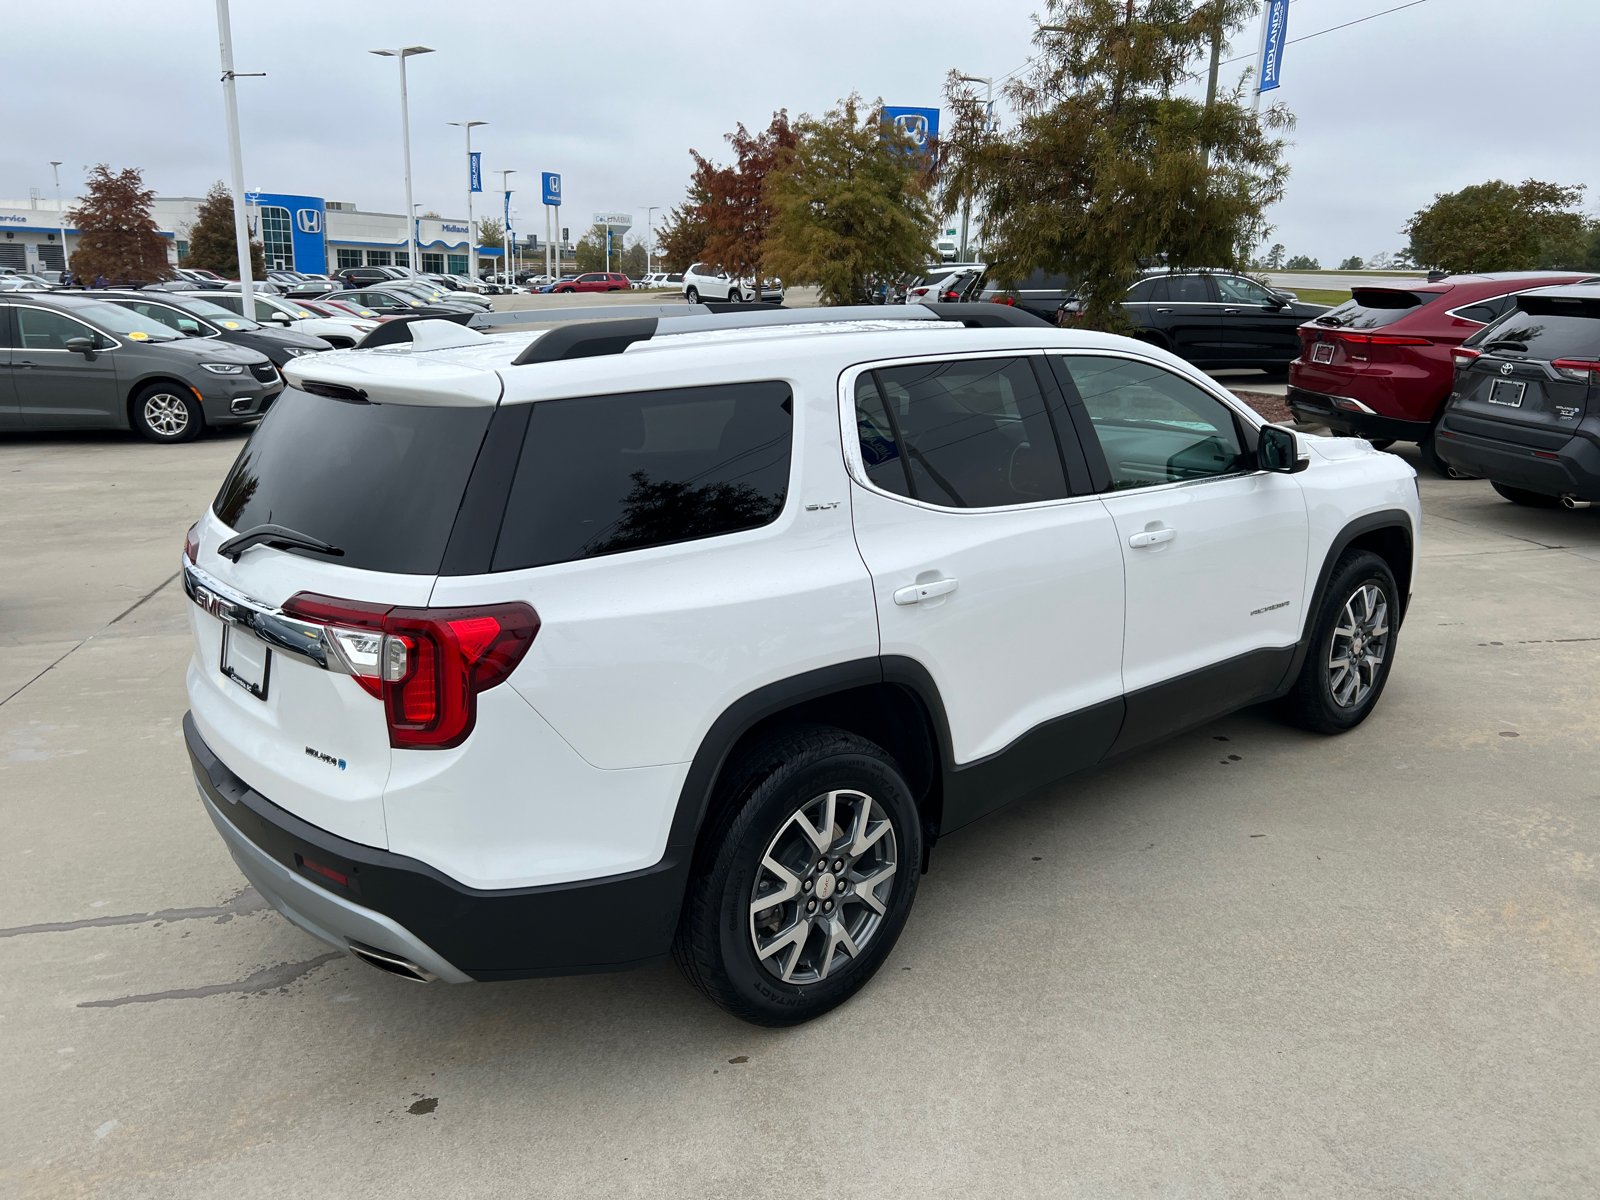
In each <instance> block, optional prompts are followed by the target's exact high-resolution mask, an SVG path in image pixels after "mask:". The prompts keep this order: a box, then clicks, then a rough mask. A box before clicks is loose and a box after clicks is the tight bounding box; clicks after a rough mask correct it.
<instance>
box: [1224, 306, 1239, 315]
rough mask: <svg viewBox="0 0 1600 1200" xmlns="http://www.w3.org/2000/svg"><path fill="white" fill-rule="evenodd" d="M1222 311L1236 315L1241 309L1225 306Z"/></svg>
mask: <svg viewBox="0 0 1600 1200" xmlns="http://www.w3.org/2000/svg"><path fill="white" fill-rule="evenodd" d="M1222 311H1223V312H1224V313H1232V314H1233V315H1234V316H1236V317H1237V316H1238V315H1239V310H1238V309H1237V308H1225V309H1223V310H1222Z"/></svg>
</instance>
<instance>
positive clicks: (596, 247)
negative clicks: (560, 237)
mask: <svg viewBox="0 0 1600 1200" xmlns="http://www.w3.org/2000/svg"><path fill="white" fill-rule="evenodd" d="M573 253H574V255H575V256H576V258H577V263H578V270H579V271H605V270H608V269H609V270H612V271H620V270H622V258H623V248H622V233H621V231H620V230H619V231H617V232H616V233H614V234H612V236H611V266H610V267H609V268H607V266H606V227H605V226H604V225H600V224H598V223H597V224H594V225H591V226H590V227H589V231H588V232H587V233H585V234H584V235H583V236H582V237H581V238H579V239H578V244H577V245H576V246H575V247H573ZM641 257H642V256H641Z"/></svg>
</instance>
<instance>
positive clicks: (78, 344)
mask: <svg viewBox="0 0 1600 1200" xmlns="http://www.w3.org/2000/svg"><path fill="white" fill-rule="evenodd" d="M62 349H63V350H70V351H72V353H74V354H81V355H83V357H84V359H85V360H86V361H88V362H93V361H94V358H95V355H94V339H93V338H86V337H75V338H68V339H67V340H66V341H65V342H63V343H62Z"/></svg>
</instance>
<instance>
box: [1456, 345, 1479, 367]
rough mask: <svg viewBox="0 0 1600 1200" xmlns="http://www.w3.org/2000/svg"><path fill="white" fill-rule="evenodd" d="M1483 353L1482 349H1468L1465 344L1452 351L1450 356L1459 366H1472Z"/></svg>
mask: <svg viewBox="0 0 1600 1200" xmlns="http://www.w3.org/2000/svg"><path fill="white" fill-rule="evenodd" d="M1482 353H1483V351H1482V350H1468V349H1467V348H1466V347H1465V346H1457V347H1456V348H1455V349H1454V350H1452V351H1450V358H1451V360H1452V361H1453V362H1454V363H1455V365H1456V366H1457V367H1470V366H1471V365H1472V364H1473V362H1474V361H1476V359H1477V357H1478V355H1480V354H1482Z"/></svg>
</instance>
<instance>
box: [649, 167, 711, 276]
mask: <svg viewBox="0 0 1600 1200" xmlns="http://www.w3.org/2000/svg"><path fill="white" fill-rule="evenodd" d="M707 198H708V197H707V193H706V192H705V191H704V190H703V188H701V186H700V182H699V178H698V170H697V171H696V176H695V177H694V178H691V179H690V181H689V194H688V195H687V196H685V197H684V200H683V203H682V204H680V205H678V206H677V207H676V208H673V209H669V210H668V211H667V215H666V218H665V219H664V220H663V221H662V222H661V224H659V225H657V226H656V251H657V257H658V258H660V260H661V265H662V266H663V267H665V268H666V269H667V270H669V271H687V270H688V269H689V268H690V267H691V266H693V265H694V264H695V263H697V262H699V261H700V257H701V252H702V251H703V250H704V249H705V248H706V242H707V241H708V240H709V239H710V237H711V229H710V226H708V225H707V224H706V222H705V218H704V217H702V216H701V215H700V214H701V207H702V205H704V204H705V202H706V200H707Z"/></svg>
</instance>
